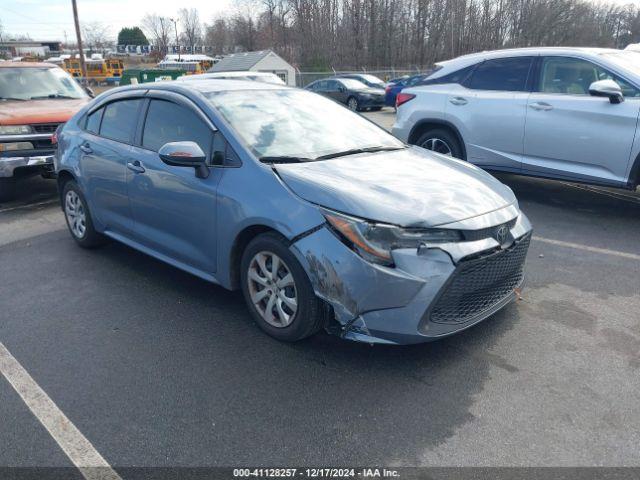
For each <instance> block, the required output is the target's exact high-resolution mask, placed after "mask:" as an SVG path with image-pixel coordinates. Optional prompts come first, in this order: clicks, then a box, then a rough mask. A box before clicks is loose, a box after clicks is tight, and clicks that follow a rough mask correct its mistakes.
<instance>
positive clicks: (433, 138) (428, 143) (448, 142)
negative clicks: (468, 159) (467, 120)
mask: <svg viewBox="0 0 640 480" xmlns="http://www.w3.org/2000/svg"><path fill="white" fill-rule="evenodd" d="M415 144H416V145H418V146H419V147H422V148H425V149H427V150H432V151H435V152H437V153H441V154H443V155H450V156H452V157H455V158H459V159H461V160H464V158H463V157H464V155H463V154H462V146H461V145H460V142H459V141H458V139H457V138H456V136H455V135H454V134H453V133H452V132H451V131H450V130H446V129H444V128H432V129H429V130H427V131H426V132H424V133H423V134H422V135H420V137H419V138H418V141H417V142H415ZM443 145H444V146H443Z"/></svg>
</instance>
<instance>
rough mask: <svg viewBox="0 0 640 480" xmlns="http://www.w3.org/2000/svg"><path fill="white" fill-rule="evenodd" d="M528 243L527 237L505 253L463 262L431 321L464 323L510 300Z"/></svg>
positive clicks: (443, 291)
mask: <svg viewBox="0 0 640 480" xmlns="http://www.w3.org/2000/svg"><path fill="white" fill-rule="evenodd" d="M530 241H531V235H530V234H529V235H527V236H526V237H522V238H520V239H518V240H516V242H514V244H513V245H512V246H511V247H509V248H507V249H505V250H498V251H495V252H493V253H491V254H488V255H482V256H478V257H472V258H468V259H465V260H462V261H461V262H460V264H459V266H458V268H457V269H456V271H455V272H454V273H453V275H452V277H451V279H450V281H449V282H448V283H447V285H445V287H444V288H443V290H442V292H441V294H440V296H439V297H438V299H437V300H436V303H435V305H434V306H433V308H432V309H431V312H430V319H431V321H433V322H436V323H448V324H459V323H465V322H468V321H470V320H472V319H473V318H474V317H477V316H480V315H481V314H483V313H485V312H488V311H490V310H491V309H492V308H493V307H495V306H496V305H498V304H499V303H500V302H501V301H503V300H505V299H506V298H507V297H509V296H510V295H511V294H512V293H513V290H514V289H515V288H517V287H518V286H519V285H520V284H521V283H522V280H523V277H524V261H525V258H526V256H527V250H528V249H529V242H530Z"/></svg>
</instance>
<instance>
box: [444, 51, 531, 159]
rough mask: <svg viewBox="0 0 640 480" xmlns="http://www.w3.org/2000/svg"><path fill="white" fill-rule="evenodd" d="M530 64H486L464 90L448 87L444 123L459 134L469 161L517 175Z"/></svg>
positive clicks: (527, 60)
mask: <svg viewBox="0 0 640 480" xmlns="http://www.w3.org/2000/svg"><path fill="white" fill-rule="evenodd" d="M533 59H534V57H508V58H496V59H490V60H486V61H484V62H482V63H481V64H479V65H477V66H476V67H475V68H474V69H473V70H472V71H471V72H470V73H469V76H468V78H467V79H466V80H465V81H464V82H463V84H462V85H461V84H454V85H452V87H451V91H450V93H449V95H448V99H447V100H448V101H447V104H446V110H445V118H446V119H447V120H449V121H450V122H451V123H453V124H454V125H455V126H456V127H458V129H459V130H460V134H461V135H462V138H463V139H464V142H465V147H466V152H467V160H468V161H469V162H471V163H475V164H477V165H480V166H482V167H485V168H490V169H491V168H495V169H499V170H507V171H516V172H517V171H519V170H520V167H521V160H522V142H523V138H524V121H525V112H526V105H527V99H528V97H529V75H530V71H531V67H532V65H533Z"/></svg>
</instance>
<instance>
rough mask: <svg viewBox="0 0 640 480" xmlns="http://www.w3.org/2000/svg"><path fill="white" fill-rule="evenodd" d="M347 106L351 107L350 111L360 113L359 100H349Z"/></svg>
mask: <svg viewBox="0 0 640 480" xmlns="http://www.w3.org/2000/svg"><path fill="white" fill-rule="evenodd" d="M347 106H348V107H349V110H352V111H354V112H357V111H358V100H356V99H355V98H353V97H351V98H350V99H349V103H348V104H347Z"/></svg>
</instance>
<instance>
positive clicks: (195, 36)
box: [178, 8, 202, 51]
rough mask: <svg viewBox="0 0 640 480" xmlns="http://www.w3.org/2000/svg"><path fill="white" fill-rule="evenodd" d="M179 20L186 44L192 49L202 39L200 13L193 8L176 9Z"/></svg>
mask: <svg viewBox="0 0 640 480" xmlns="http://www.w3.org/2000/svg"><path fill="white" fill-rule="evenodd" d="M178 15H179V16H180V22H181V23H182V36H183V38H184V41H185V43H186V46H187V47H188V48H189V49H190V50H191V51H193V47H195V46H196V45H198V44H199V43H200V42H201V41H202V24H201V23H200V15H199V14H198V10H197V9H195V8H188V9H187V8H181V9H180V10H178Z"/></svg>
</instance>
